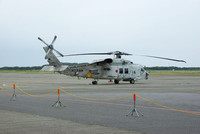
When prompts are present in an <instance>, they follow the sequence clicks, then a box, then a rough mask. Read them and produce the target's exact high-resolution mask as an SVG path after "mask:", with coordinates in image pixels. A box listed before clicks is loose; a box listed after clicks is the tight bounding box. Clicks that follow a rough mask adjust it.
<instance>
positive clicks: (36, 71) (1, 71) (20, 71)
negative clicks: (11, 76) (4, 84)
mask: <svg viewBox="0 0 200 134" xmlns="http://www.w3.org/2000/svg"><path fill="white" fill-rule="evenodd" d="M0 73H54V72H44V71H40V70H0Z"/></svg>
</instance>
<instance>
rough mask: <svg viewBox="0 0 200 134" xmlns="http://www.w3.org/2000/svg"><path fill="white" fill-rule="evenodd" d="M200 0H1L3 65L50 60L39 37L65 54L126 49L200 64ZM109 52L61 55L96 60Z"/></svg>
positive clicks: (150, 62)
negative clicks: (52, 43) (100, 54)
mask: <svg viewBox="0 0 200 134" xmlns="http://www.w3.org/2000/svg"><path fill="white" fill-rule="evenodd" d="M199 7H200V0H0V67H3V66H38V65H43V64H47V62H46V61H45V59H44V56H45V52H44V50H43V48H42V47H43V46H45V45H44V44H43V43H42V42H40V41H39V40H38V39H37V38H38V37H41V38H42V39H44V40H45V41H46V42H47V43H50V42H51V41H52V39H53V37H54V35H57V36H58V38H57V40H56V42H55V44H54V47H55V48H56V49H57V50H59V51H60V52H61V53H63V54H73V53H86V52H110V51H116V50H119V51H124V52H128V53H132V54H141V55H154V56H163V57H169V58H177V59H183V60H185V61H187V64H185V63H176V62H172V61H165V60H159V59H151V58H145V57H139V56H124V57H123V58H126V59H129V60H131V61H133V62H135V63H138V64H142V65H145V66H180V67H194V66H195V67H200V8H199ZM106 57H110V56H78V57H65V58H59V59H60V60H61V61H62V62H79V63H80V62H92V61H93V60H94V59H103V58H106Z"/></svg>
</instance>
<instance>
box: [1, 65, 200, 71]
mask: <svg viewBox="0 0 200 134" xmlns="http://www.w3.org/2000/svg"><path fill="white" fill-rule="evenodd" d="M62 64H63V65H68V66H74V65H78V64H87V63H62ZM44 66H46V65H43V66H32V67H18V66H15V67H2V68H0V70H41V69H42V67H44ZM144 68H145V70H194V71H195V70H200V67H174V66H170V67H162V66H161V67H159V66H157V67H144Z"/></svg>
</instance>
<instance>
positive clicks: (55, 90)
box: [16, 86, 57, 97]
mask: <svg viewBox="0 0 200 134" xmlns="http://www.w3.org/2000/svg"><path fill="white" fill-rule="evenodd" d="M16 88H17V89H19V90H20V91H21V92H22V93H24V94H26V95H29V96H32V97H45V96H49V95H51V94H53V93H55V92H57V90H55V91H53V92H51V93H48V94H44V95H32V94H29V93H27V92H25V91H24V90H22V89H21V88H19V87H18V86H16Z"/></svg>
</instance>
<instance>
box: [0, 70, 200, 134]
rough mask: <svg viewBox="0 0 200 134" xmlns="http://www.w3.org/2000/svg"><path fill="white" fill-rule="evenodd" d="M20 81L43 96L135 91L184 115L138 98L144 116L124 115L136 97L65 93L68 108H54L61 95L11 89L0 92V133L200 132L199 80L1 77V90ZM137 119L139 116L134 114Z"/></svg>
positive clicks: (46, 76) (168, 78) (174, 133)
mask: <svg viewBox="0 0 200 134" xmlns="http://www.w3.org/2000/svg"><path fill="white" fill-rule="evenodd" d="M13 83H16V85H17V87H20V88H21V89H23V90H24V91H25V92H27V93H30V94H33V95H45V94H47V93H50V92H53V91H55V90H57V89H58V88H61V89H63V90H65V91H68V92H70V93H72V94H76V95H78V96H81V97H86V98H94V99H110V98H116V97H122V96H127V95H131V94H133V93H136V94H137V95H139V96H142V97H144V98H146V99H148V100H150V101H153V102H156V103H159V104H161V105H164V106H167V107H171V108H174V109H178V110H182V111H174V110H171V109H167V108H166V107H161V106H157V105H155V104H153V103H151V102H148V101H145V100H143V99H141V98H138V97H137V101H136V109H137V110H138V111H140V112H142V113H143V114H144V116H141V115H140V117H137V116H128V117H127V116H126V115H127V114H128V113H129V112H130V111H131V110H132V109H133V98H132V96H130V97H127V98H123V99H119V100H107V101H100V100H85V99H81V98H77V97H73V96H71V95H69V94H65V93H63V92H61V95H60V101H61V103H62V104H63V105H65V107H61V108H56V107H52V105H53V104H54V103H55V102H56V101H57V98H58V96H57V93H54V94H51V95H49V96H45V97H31V96H28V95H26V94H24V93H22V92H21V91H19V90H18V89H16V94H17V98H16V101H10V98H11V96H12V94H13V89H12V87H7V88H1V89H0V119H1V120H0V130H1V131H0V133H45V134H46V133H148V134H160V133H161V134H169V133H170V134H190V133H192V134H199V133H200V127H199V124H200V76H150V79H149V80H147V81H146V80H144V81H138V82H136V84H134V85H132V84H129V83H126V82H121V83H120V84H118V85H115V84H113V83H110V82H108V81H106V80H102V81H99V84H98V85H91V84H90V83H91V80H89V79H80V80H78V79H77V78H71V77H67V76H64V75H59V74H18V73H0V87H1V86H4V85H12V84H13ZM134 115H135V113H134Z"/></svg>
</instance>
